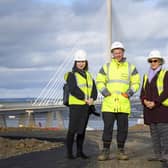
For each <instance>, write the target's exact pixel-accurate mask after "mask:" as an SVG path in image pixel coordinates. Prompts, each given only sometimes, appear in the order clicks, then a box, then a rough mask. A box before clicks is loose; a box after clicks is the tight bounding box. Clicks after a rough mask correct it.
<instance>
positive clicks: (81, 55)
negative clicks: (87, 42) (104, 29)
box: [74, 50, 87, 61]
mask: <svg viewBox="0 0 168 168" xmlns="http://www.w3.org/2000/svg"><path fill="white" fill-rule="evenodd" d="M86 60H87V54H86V52H85V51H84V50H77V51H76V52H75V55H74V61H86Z"/></svg>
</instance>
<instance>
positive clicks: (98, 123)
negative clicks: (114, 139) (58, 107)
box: [6, 118, 138, 130]
mask: <svg viewBox="0 0 168 168" xmlns="http://www.w3.org/2000/svg"><path fill="white" fill-rule="evenodd" d="M6 123H7V127H18V119H17V118H16V119H6ZM63 123H64V127H65V128H68V123H69V120H68V119H66V120H63ZM137 123H138V122H137V119H136V118H130V119H129V127H130V126H133V125H136V124H137ZM35 124H36V126H37V127H41V128H44V127H45V125H46V120H45V118H36V119H35ZM103 126H104V124H103V120H102V119H99V120H92V119H90V120H89V121H88V126H87V127H88V129H94V130H102V129H103ZM52 127H58V122H57V120H56V119H54V120H53V122H52ZM116 128H117V126H116V122H115V124H114V129H116Z"/></svg>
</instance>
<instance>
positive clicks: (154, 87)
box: [140, 50, 168, 168]
mask: <svg viewBox="0 0 168 168" xmlns="http://www.w3.org/2000/svg"><path fill="white" fill-rule="evenodd" d="M147 61H148V63H149V65H150V68H149V71H148V73H147V74H145V75H144V78H143V84H142V88H141V95H140V98H141V102H142V104H143V107H144V110H143V111H144V123H145V124H147V125H149V127H150V132H151V140H152V143H153V150H154V154H155V156H152V157H150V158H148V160H149V161H161V162H162V167H163V168H168V71H167V70H164V69H162V65H163V63H164V58H163V57H162V56H161V54H160V51H158V50H152V51H151V52H150V53H149V56H148V58H147Z"/></svg>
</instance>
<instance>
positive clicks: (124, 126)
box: [116, 113, 128, 149]
mask: <svg viewBox="0 0 168 168" xmlns="http://www.w3.org/2000/svg"><path fill="white" fill-rule="evenodd" d="M116 120H117V144H118V149H124V145H125V141H126V139H127V135H128V114H125V113H118V114H116Z"/></svg>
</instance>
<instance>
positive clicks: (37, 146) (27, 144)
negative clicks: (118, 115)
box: [0, 125, 161, 168]
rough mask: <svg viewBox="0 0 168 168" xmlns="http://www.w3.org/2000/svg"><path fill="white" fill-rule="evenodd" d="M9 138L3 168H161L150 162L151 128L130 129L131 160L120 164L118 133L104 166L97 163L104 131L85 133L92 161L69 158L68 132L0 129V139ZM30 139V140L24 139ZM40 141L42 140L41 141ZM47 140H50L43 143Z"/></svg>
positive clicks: (3, 145)
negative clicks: (109, 158)
mask: <svg viewBox="0 0 168 168" xmlns="http://www.w3.org/2000/svg"><path fill="white" fill-rule="evenodd" d="M10 135H12V136H11V137H14V138H13V139H6V138H0V144H1V145H0V149H1V150H0V159H1V160H0V167H1V168H35V167H37V165H38V164H39V162H40V163H41V166H40V168H46V167H47V168H71V167H73V168H78V167H80V168H161V163H160V162H149V161H147V158H148V157H149V156H151V154H152V145H151V140H150V135H149V130H148V127H147V126H144V125H137V126H134V127H131V128H129V134H128V139H127V143H126V151H127V153H128V155H129V157H130V160H128V161H119V160H117V159H116V157H115V156H116V152H117V148H116V146H117V145H116V138H115V137H116V132H114V135H113V141H112V145H111V160H108V161H103V162H102V161H97V155H98V154H99V152H100V150H101V149H102V141H101V138H102V131H97V130H94V131H87V133H86V141H85V145H84V151H85V153H87V154H88V155H90V159H88V160H82V159H79V158H78V159H75V160H73V161H71V160H68V159H67V158H66V148H65V135H66V130H63V131H54V130H52V131H50V130H45V131H44V130H43V131H42V130H38V129H30V128H29V129H28V128H24V130H14V129H13V130H12V129H11V130H9V129H0V136H3V137H9V136H10ZM16 135H17V138H18V137H19V136H20V137H21V136H23V137H24V139H18V140H16ZM27 136H29V137H30V138H25V137H27ZM32 137H34V138H32ZM39 137H42V138H43V140H39ZM37 138H38V139H37ZM45 138H46V139H47V140H44V139H45ZM51 140H52V141H51ZM74 150H75V147H74ZM11 156H15V157H11ZM5 158H6V159H5ZM39 160H40V161H39ZM25 163H26V164H25ZM26 166H27V167H26Z"/></svg>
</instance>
